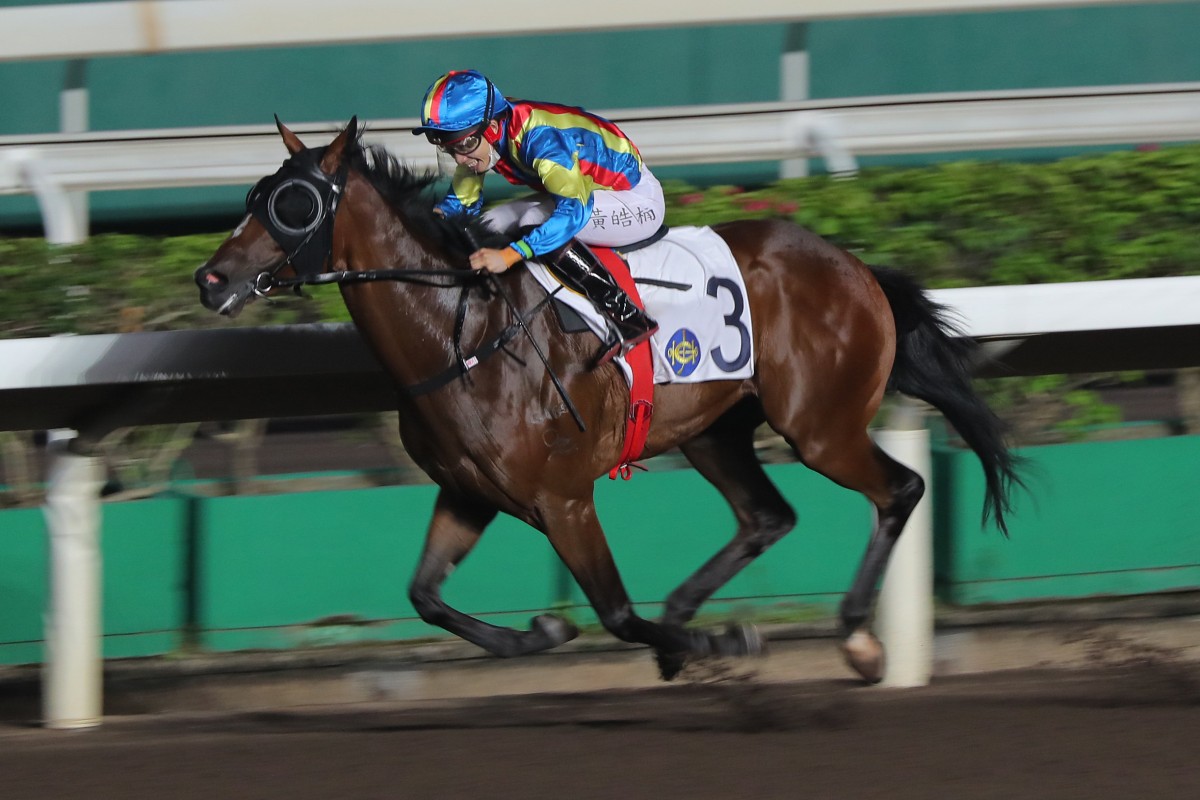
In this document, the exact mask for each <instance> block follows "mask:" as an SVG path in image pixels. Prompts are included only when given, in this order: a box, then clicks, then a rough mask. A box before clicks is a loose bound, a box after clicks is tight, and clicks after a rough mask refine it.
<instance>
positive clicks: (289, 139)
mask: <svg viewBox="0 0 1200 800" xmlns="http://www.w3.org/2000/svg"><path fill="white" fill-rule="evenodd" d="M275 127H276V128H278V129H279V135H280V136H282V137H283V146H284V147H286V148H287V149H288V152H289V153H291V154H292V155H296V153H299V152H300V151H301V150H305V149H307V148H305V146H304V142H302V141H300V137H298V136H296V134H294V133H292V132H291V131H290V130H288V126H287V125H284V124H283V123H282V122H280V121H279V115H278V114H276V115H275Z"/></svg>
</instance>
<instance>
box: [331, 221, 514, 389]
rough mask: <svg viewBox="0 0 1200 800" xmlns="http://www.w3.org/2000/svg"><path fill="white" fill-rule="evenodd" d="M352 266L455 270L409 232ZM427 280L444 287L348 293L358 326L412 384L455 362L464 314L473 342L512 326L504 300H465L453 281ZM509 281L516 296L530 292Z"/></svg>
mask: <svg viewBox="0 0 1200 800" xmlns="http://www.w3.org/2000/svg"><path fill="white" fill-rule="evenodd" d="M371 251H374V252H371ZM347 267H348V268H349V269H351V270H353V271H365V270H371V269H380V268H385V269H412V270H447V271H450V270H451V269H452V267H451V265H450V264H449V263H447V261H446V260H445V259H443V258H441V257H439V256H437V255H435V254H432V253H430V252H429V251H428V250H426V249H425V248H424V247H421V246H420V245H419V244H418V243H417V242H416V240H415V239H413V238H412V237H411V236H410V235H409V234H407V232H404V233H402V234H397V235H396V236H395V238H394V240H393V241H390V242H388V246H387V247H383V248H370V249H369V251H368V252H364V253H361V254H359V255H357V256H356V257H355V258H352V259H349V260H348V262H347ZM423 280H425V279H423ZM427 280H428V281H429V282H430V283H437V284H444V285H441V286H428V285H423V284H420V283H408V282H401V281H379V282H371V283H367V284H356V285H351V286H346V287H344V288H343V291H342V295H343V298H344V299H345V302H346V307H347V308H348V309H349V311H350V314H351V317H352V318H353V319H354V323H355V325H356V326H357V327H358V329H359V330H360V331H361V332H362V333H363V335H364V336H365V337H366V338H367V339H368V341H369V342H370V343H371V345H372V346H373V347H374V349H375V351H376V353H377V354H378V355H379V357H380V359H381V360H382V361H383V362H384V365H385V367H386V368H387V369H388V370H389V371H390V372H391V373H392V375H393V376H394V377H395V378H396V379H397V380H398V381H399V382H401V383H402V384H406V385H408V384H415V383H419V382H421V381H424V380H427V379H429V378H430V377H432V376H433V375H435V374H437V373H439V372H441V371H442V370H444V369H446V368H447V367H449V366H451V365H452V364H454V363H455V357H456V353H455V340H456V337H457V336H458V335H459V332H458V331H457V330H456V329H457V324H456V320H457V319H458V318H459V315H460V313H461V315H462V318H463V324H462V331H461V335H462V339H463V341H464V342H467V343H472V342H475V343H478V342H479V341H480V340H481V339H486V338H487V337H488V336H491V335H494V333H495V332H498V331H499V330H500V329H502V328H503V327H505V326H506V325H507V324H508V323H507V322H505V319H506V313H505V310H504V308H503V300H502V299H500V298H498V297H495V296H494V295H493V296H491V297H490V299H485V298H484V297H483V289H482V288H481V287H480V286H478V285H475V286H473V287H472V288H471V289H470V290H469V292H468V294H467V296H466V297H465V298H464V297H463V291H464V288H463V286H462V285H460V284H458V283H456V282H454V281H453V280H452V278H451V277H450V276H447V277H445V278H441V277H438V276H431V277H429V278H428V279H427ZM507 282H508V283H510V284H511V285H512V286H513V287H514V288H512V289H510V291H513V292H516V293H517V294H518V295H521V296H523V295H524V294H525V293H526V291H527V290H526V289H524V288H522V287H519V286H517V284H518V283H526V281H525V280H522V281H511V280H510V281H507ZM529 282H532V279H531V278H530V279H529ZM464 302H465V304H466V305H465V307H464V308H462V309H461V310H460V304H462V303H464ZM493 329H495V330H493ZM460 344H461V343H460Z"/></svg>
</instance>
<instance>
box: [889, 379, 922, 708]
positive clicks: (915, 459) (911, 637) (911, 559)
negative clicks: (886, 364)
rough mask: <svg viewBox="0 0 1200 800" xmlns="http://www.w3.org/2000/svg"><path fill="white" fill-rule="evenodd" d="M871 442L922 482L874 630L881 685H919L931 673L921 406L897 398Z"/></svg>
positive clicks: (898, 544)
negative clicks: (882, 661) (882, 665)
mask: <svg viewBox="0 0 1200 800" xmlns="http://www.w3.org/2000/svg"><path fill="white" fill-rule="evenodd" d="M875 438H876V442H877V443H878V444H879V446H880V447H881V448H882V449H883V450H884V451H885V452H886V453H887V454H888V455H890V456H891V457H892V458H894V459H896V460H897V461H899V462H900V463H902V464H904V465H905V466H907V467H909V468H910V469H912V470H915V471H916V472H917V473H919V474H920V476H921V477H922V478H923V479H924V480H925V496H924V497H922V498H921V502H919V503H917V507H916V508H915V509H914V510H913V513H912V516H910V517H909V518H908V524H907V525H905V526H904V533H903V535H901V536H900V539H899V540H898V541H897V542H896V549H895V550H893V551H892V557H891V560H890V561H889V562H888V567H887V571H886V572H885V573H884V578H883V586H882V587H881V588H880V592H879V602H878V605H877V609H876V614H875V631H876V634H877V635H878V636H879V639H880V641H881V642H883V646H884V652H885V653H887V667H886V672H885V673H884V677H883V685H884V686H890V687H908V686H925V685H927V684H928V683H929V679H930V676H931V675H932V674H933V513H932V508H933V503H932V501H931V494H932V486H933V476H932V472H933V470H932V465H931V458H930V453H929V431H928V430H927V429H926V427H925V415H924V407H923V405H922V404H920V403H918V402H917V401H914V400H910V399H908V398H901V399H899V400H898V401H897V404H896V406H895V407H894V408H893V409H892V411H891V414H890V415H889V419H888V427H887V428H886V429H884V430H880V431H877V432H876V437H875Z"/></svg>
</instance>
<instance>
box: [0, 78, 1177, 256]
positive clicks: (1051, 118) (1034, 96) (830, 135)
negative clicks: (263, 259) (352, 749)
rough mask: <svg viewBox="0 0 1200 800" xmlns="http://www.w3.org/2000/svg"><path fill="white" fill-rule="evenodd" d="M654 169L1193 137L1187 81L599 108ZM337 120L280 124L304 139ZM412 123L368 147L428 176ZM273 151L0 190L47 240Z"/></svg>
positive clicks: (376, 137) (172, 143)
mask: <svg viewBox="0 0 1200 800" xmlns="http://www.w3.org/2000/svg"><path fill="white" fill-rule="evenodd" d="M601 113H603V114H605V116H608V117H609V118H611V119H613V120H614V121H616V122H617V123H618V124H619V125H621V126H622V127H623V128H624V129H626V130H627V131H628V132H629V134H630V136H631V137H632V138H633V139H634V140H635V141H637V142H638V144H639V147H640V148H641V150H642V152H643V154H644V155H645V157H646V159H647V161H648V162H649V163H651V164H654V165H662V166H670V165H680V164H703V163H732V162H745V161H768V160H784V159H793V158H810V157H811V158H822V159H823V160H824V162H825V165H826V167H827V169H828V170H829V171H830V172H835V173H852V172H854V171H855V170H856V169H857V167H858V162H857V158H858V157H859V156H867V155H887V154H896V153H928V152H956V151H979V150H990V149H1004V148H1017V147H1020V148H1029V147H1052V146H1067V145H1102V144H1110V145H1111V144H1136V143H1143V142H1156V143H1157V142H1181V141H1195V140H1200V83H1172V84H1142V85H1133V86H1106V87H1090V88H1088V87H1081V88H1068V89H1054V90H1036V91H992V92H972V93H946V94H922V95H897V96H889V97H870V98H854V99H839V100H814V101H807V102H778V103H756V104H746V105H712V106H690V107H676V108H658V109H633V110H631V109H626V110H615V111H602V112H601ZM344 122H345V121H344V120H339V121H336V122H328V123H309V124H300V125H295V126H293V130H295V131H297V133H298V134H299V135H300V136H301V137H302V138H306V139H308V140H309V141H311V142H312V143H314V144H315V143H322V142H324V141H325V140H326V139H329V138H331V137H332V135H333V132H334V131H335V130H337V129H338V128H339V127H340V126H341V125H342V124H344ZM417 124H418V122H417V120H415V119H396V120H384V121H380V122H377V123H373V124H370V125H369V127H368V132H367V138H368V140H370V141H372V142H377V143H380V144H383V145H384V146H386V147H387V148H388V149H389V150H390V151H391V152H392V153H393V154H395V155H396V156H397V157H398V158H400V159H401V160H402V161H405V162H406V163H408V164H409V165H410V166H412V167H414V168H416V169H437V167H438V164H437V161H436V158H435V155H434V151H433V148H431V147H429V145H428V144H427V143H425V142H424V140H422V139H420V138H419V137H414V136H412V135H411V130H412V129H413V128H414V127H415V126H416V125H417ZM283 156H284V151H283V148H282V146H281V144H280V142H279V136H278V133H276V131H275V128H274V126H273V125H256V126H238V127H213V128H191V129H164V130H143V131H120V132H107V133H100V132H96V133H59V134H43V135H37V136H7V137H0V194H33V195H36V196H37V198H38V201H39V203H40V206H41V209H42V216H43V220H44V222H45V226H46V234H47V238H48V239H49V240H50V241H52V242H56V243H67V242H75V241H80V240H82V239H83V238H86V235H87V231H86V223H85V222H84V220H83V219H81V214H80V207H79V206H78V205H77V204H73V203H72V202H70V200H69V196H70V193H72V192H86V191H100V190H122V189H152V188H168V187H185V186H205V185H242V184H249V183H252V182H253V181H254V180H256V179H258V178H259V177H261V176H262V175H265V174H268V173H270V172H272V171H274V169H275V168H276V167H277V166H278V165H279V162H280V160H281V159H282V157H283Z"/></svg>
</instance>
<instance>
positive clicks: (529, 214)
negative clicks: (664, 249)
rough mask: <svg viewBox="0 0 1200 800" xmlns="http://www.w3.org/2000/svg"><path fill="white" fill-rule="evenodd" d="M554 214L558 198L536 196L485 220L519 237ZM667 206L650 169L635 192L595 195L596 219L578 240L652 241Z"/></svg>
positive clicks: (606, 242)
mask: <svg viewBox="0 0 1200 800" xmlns="http://www.w3.org/2000/svg"><path fill="white" fill-rule="evenodd" d="M552 213H554V197H553V196H551V195H548V194H536V195H533V196H532V197H524V198H519V199H517V200H511V201H509V202H507V203H503V204H501V205H499V206H496V207H495V208H491V209H488V210H487V211H486V212H484V214H483V219H484V220H485V221H486V222H487V223H488V224H489V225H491V227H492V229H493V230H496V231H508V232H510V233H513V234H515V233H516V231H518V230H520V229H522V228H528V227H536V226H538V225H541V224H542V223H543V222H545V221H546V220H548V219H549V218H550V215H551V214H552ZM666 213H667V203H666V200H665V199H664V198H663V190H662V184H660V183H659V182H658V178H655V177H654V174H653V173H651V172H650V170H648V169H646V167H644V166H643V167H642V179H641V180H640V181H638V185H637V186H635V187H633V188H632V189H626V190H624V191H609V190H601V191H597V192H594V193H593V194H592V218H591V219H590V220H588V223H587V225H586V226H584V229H583V230H581V231H580V232H579V233H578V234H577V235H576V236H575V238H576V239H578V240H579V241H581V242H583V243H584V244H594V245H598V246H600V247H620V246H621V245H626V244H633V243H634V242H640V241H642V240H643V239H646V238H648V237H649V236H651V235H653V234H654V232H655V231H657V230H658V229H659V228H660V227H661V226H662V225H663V223H664V222H665V221H666Z"/></svg>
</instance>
